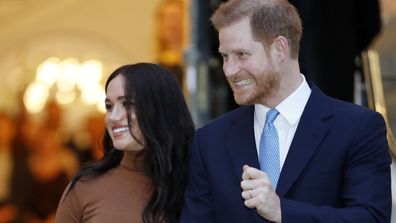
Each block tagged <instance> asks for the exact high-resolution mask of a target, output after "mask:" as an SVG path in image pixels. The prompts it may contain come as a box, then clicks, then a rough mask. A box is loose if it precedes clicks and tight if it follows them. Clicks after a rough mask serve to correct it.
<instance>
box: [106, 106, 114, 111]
mask: <svg viewBox="0 0 396 223" xmlns="http://www.w3.org/2000/svg"><path fill="white" fill-rule="evenodd" d="M105 108H106V111H110V110H111V109H113V105H111V104H105Z"/></svg>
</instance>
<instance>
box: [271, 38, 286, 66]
mask: <svg viewBox="0 0 396 223" xmlns="http://www.w3.org/2000/svg"><path fill="white" fill-rule="evenodd" d="M272 45H273V47H274V50H275V58H276V59H277V60H278V62H281V61H283V60H284V59H285V58H286V57H287V56H288V55H289V51H290V50H289V41H288V40H287V39H286V37H284V36H277V37H276V38H275V39H274V41H273V43H272Z"/></svg>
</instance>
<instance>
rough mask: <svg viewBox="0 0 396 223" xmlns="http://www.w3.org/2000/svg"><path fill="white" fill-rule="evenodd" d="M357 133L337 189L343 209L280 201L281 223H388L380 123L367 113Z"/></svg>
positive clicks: (387, 166)
mask: <svg viewBox="0 0 396 223" xmlns="http://www.w3.org/2000/svg"><path fill="white" fill-rule="evenodd" d="M372 114H374V115H372ZM357 129H358V130H357V132H356V133H355V134H354V135H355V137H354V139H353V141H352V142H353V143H352V144H351V145H350V148H349V151H348V156H347V159H346V160H345V167H344V176H343V185H341V186H342V195H341V196H342V200H343V203H344V207H342V208H333V207H330V206H325V205H321V206H319V205H314V204H308V203H303V202H299V201H294V200H289V199H283V198H281V208H282V222H283V223H290V222H305V223H310V222H322V223H327V222H329V223H330V222H332V223H337V222H364V223H375V222H376V223H379V222H383V223H385V222H387V223H388V222H390V215H391V214H390V213H391V207H392V201H391V197H392V196H391V181H390V164H391V158H390V154H389V151H388V144H387V139H386V126H385V123H384V120H383V118H382V116H381V115H379V114H378V113H370V117H367V118H365V120H361V122H360V126H359V127H358V128H357Z"/></svg>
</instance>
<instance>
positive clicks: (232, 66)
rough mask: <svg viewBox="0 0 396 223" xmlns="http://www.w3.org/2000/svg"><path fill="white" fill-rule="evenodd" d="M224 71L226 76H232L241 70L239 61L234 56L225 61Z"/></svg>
mask: <svg viewBox="0 0 396 223" xmlns="http://www.w3.org/2000/svg"><path fill="white" fill-rule="evenodd" d="M223 71H224V74H225V75H226V76H232V75H234V74H236V73H238V71H239V63H238V62H237V61H236V60H235V59H234V58H232V57H230V58H229V59H228V60H227V61H224V63H223Z"/></svg>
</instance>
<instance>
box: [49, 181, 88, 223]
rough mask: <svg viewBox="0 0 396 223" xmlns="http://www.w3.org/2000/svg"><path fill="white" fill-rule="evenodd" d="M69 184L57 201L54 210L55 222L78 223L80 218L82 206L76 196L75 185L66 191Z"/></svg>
mask: <svg viewBox="0 0 396 223" xmlns="http://www.w3.org/2000/svg"><path fill="white" fill-rule="evenodd" d="M76 186H77V185H76ZM69 187H70V184H69V186H68V187H67V188H66V190H65V191H64V192H63V195H62V198H61V200H60V202H59V205H58V209H57V211H56V216H55V222H56V223H64V222H68V223H79V222H81V219H82V208H81V204H80V202H79V199H78V196H77V190H78V188H77V187H74V188H73V189H72V190H71V191H70V192H69V193H67V191H68V189H69Z"/></svg>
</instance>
